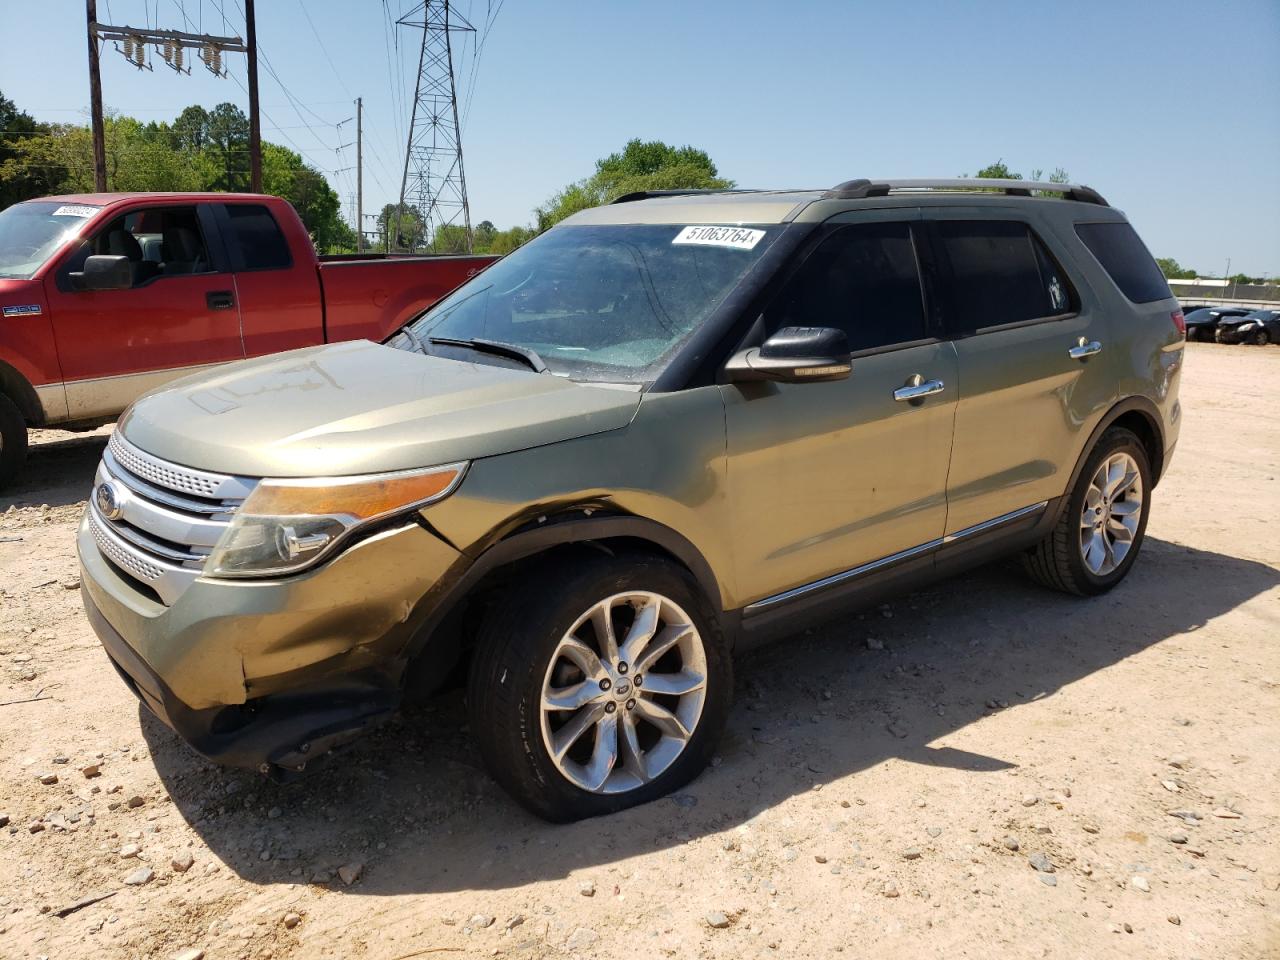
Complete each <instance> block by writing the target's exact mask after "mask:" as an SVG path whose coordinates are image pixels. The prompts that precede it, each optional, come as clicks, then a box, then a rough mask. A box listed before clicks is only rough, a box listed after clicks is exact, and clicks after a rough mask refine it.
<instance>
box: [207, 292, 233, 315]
mask: <svg viewBox="0 0 1280 960" xmlns="http://www.w3.org/2000/svg"><path fill="white" fill-rule="evenodd" d="M204 302H205V303H206V304H208V305H209V309H210V310H230V309H231V308H232V307H234V306H235V305H236V297H235V294H233V293H232V292H231V291H230V290H210V291H209V292H208V293H206V294H205V295H204Z"/></svg>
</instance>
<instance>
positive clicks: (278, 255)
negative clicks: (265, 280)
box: [225, 203, 293, 271]
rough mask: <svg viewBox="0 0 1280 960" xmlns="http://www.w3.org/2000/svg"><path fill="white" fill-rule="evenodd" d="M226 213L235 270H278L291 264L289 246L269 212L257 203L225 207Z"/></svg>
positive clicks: (230, 204)
mask: <svg viewBox="0 0 1280 960" xmlns="http://www.w3.org/2000/svg"><path fill="white" fill-rule="evenodd" d="M225 209H226V211H227V227H228V228H229V229H228V233H229V235H230V237H229V239H230V243H231V258H232V262H233V263H234V264H235V268H236V270H238V271H242V270H281V269H283V268H285V267H288V266H289V265H290V264H292V262H293V259H292V257H290V255H289V244H288V242H287V241H286V240H285V238H284V233H283V232H282V231H281V230H280V225H279V224H278V223H276V218H275V217H273V216H272V215H271V211H270V210H268V209H267V208H266V207H264V206H262V205H261V204H256V203H228V204H226V206H225Z"/></svg>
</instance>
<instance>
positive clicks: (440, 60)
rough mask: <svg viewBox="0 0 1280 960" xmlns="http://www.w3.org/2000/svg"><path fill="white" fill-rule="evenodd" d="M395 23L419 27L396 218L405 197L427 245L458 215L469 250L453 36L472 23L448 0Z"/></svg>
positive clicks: (429, 2) (432, 1) (427, 4)
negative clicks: (419, 43) (417, 216)
mask: <svg viewBox="0 0 1280 960" xmlns="http://www.w3.org/2000/svg"><path fill="white" fill-rule="evenodd" d="M419 17H420V18H421V19H418V18H419ZM396 23H397V24H399V25H403V26H408V27H421V28H422V49H421V52H420V53H419V55H418V83H417V86H416V87H415V88H414V96H413V115H412V118H411V120H410V123H409V142H408V143H407V144H406V145H405V153H404V176H403V177H402V178H401V180H400V203H399V205H398V206H397V214H398V218H399V219H400V220H401V221H402V220H403V215H404V208H405V200H406V198H408V199H409V200H410V202H411V203H412V205H413V206H416V207H417V208H418V212H419V213H420V214H421V217H422V224H423V229H424V231H425V234H426V239H427V242H429V243H431V244H434V242H435V238H436V233H437V231H438V230H439V228H440V227H443V226H445V225H447V224H452V223H454V222H455V221H456V220H458V219H459V218H461V219H462V223H463V227H464V229H465V230H466V246H467V252H468V253H470V252H471V209H470V207H469V206H468V204H467V178H466V174H465V172H464V170H463V166H462V131H461V129H460V128H459V125H458V90H457V86H456V84H455V82H454V77H453V41H452V35H453V34H454V33H455V32H459V31H462V32H469V33H474V32H475V27H473V26H472V25H471V24H470V23H468V22H467V20H466V18H465V17H463V16H461V15H460V14H458V13H456V12H454V11H452V10H451V9H450V6H449V0H423V2H422V3H420V4H419V5H418V6H416V7H414V9H413V10H411V11H409V13H407V14H405V16H403V17H401V18H400V19H399V20H397V21H396ZM400 230H401V224H400V223H397V224H396V233H397V234H399V233H400Z"/></svg>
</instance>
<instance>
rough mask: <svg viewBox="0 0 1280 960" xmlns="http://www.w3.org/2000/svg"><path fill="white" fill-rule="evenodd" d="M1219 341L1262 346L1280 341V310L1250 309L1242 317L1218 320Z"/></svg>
mask: <svg viewBox="0 0 1280 960" xmlns="http://www.w3.org/2000/svg"><path fill="white" fill-rule="evenodd" d="M1217 338H1218V342H1219V343H1253V344H1256V345H1258V346H1260V347H1264V346H1266V345H1267V344H1268V343H1280V310H1271V309H1264V310H1250V311H1249V312H1248V313H1246V314H1245V315H1244V316H1242V317H1223V318H1222V319H1221V320H1220V321H1219V322H1218V332H1217Z"/></svg>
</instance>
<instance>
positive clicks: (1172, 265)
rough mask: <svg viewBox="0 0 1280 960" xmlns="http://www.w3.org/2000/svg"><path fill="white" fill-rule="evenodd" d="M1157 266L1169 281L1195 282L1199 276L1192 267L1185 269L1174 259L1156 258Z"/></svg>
mask: <svg viewBox="0 0 1280 960" xmlns="http://www.w3.org/2000/svg"><path fill="white" fill-rule="evenodd" d="M1156 264H1157V265H1158V266H1159V267H1160V271H1161V272H1162V273H1163V274H1164V275H1165V277H1166V278H1168V279H1169V280H1193V279H1195V278H1196V277H1197V276H1199V274H1198V273H1196V271H1194V270H1192V269H1191V268H1190V267H1184V266H1182V265H1181V264H1180V263H1178V261H1177V260H1175V259H1173V257H1156Z"/></svg>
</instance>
